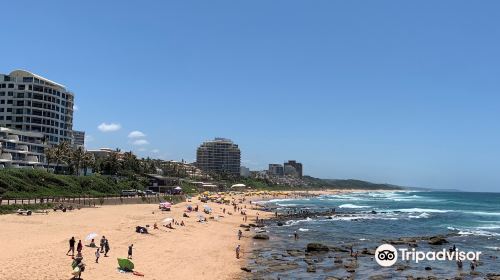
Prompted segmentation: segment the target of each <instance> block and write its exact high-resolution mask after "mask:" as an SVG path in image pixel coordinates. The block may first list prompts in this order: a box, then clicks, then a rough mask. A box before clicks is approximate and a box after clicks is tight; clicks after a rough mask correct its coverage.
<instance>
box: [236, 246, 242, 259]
mask: <svg viewBox="0 0 500 280" xmlns="http://www.w3.org/2000/svg"><path fill="white" fill-rule="evenodd" d="M240 251H241V247H240V245H239V244H238V246H236V258H237V259H239V258H240Z"/></svg>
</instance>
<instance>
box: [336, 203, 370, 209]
mask: <svg viewBox="0 0 500 280" xmlns="http://www.w3.org/2000/svg"><path fill="white" fill-rule="evenodd" d="M369 207H370V206H364V205H354V204H350V203H347V204H342V205H340V206H339V208H353V209H358V208H369Z"/></svg>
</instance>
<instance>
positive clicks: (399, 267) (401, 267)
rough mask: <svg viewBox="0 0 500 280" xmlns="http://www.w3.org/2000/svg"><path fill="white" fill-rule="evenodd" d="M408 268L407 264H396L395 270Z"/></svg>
mask: <svg viewBox="0 0 500 280" xmlns="http://www.w3.org/2000/svg"><path fill="white" fill-rule="evenodd" d="M408 268H409V266H407V265H404V264H400V265H398V266H396V271H403V270H406V269H408Z"/></svg>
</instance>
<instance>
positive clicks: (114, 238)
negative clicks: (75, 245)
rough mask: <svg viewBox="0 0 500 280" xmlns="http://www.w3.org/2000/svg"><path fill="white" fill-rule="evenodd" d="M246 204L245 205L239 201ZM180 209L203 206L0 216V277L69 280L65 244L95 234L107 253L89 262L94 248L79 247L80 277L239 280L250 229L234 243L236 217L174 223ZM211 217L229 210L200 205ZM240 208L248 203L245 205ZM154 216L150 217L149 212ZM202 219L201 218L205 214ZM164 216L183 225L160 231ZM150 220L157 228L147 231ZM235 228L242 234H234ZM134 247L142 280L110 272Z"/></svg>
mask: <svg viewBox="0 0 500 280" xmlns="http://www.w3.org/2000/svg"><path fill="white" fill-rule="evenodd" d="M247 202H248V201H247ZM188 204H191V205H195V204H198V205H199V206H200V211H201V210H202V209H203V207H202V206H203V205H204V203H201V202H199V201H197V200H196V199H194V198H193V203H186V202H184V203H180V204H177V205H174V206H173V207H172V211H170V212H167V211H164V212H162V211H160V210H159V209H158V205H157V204H136V205H118V206H103V207H99V208H87V209H81V210H74V211H71V212H66V213H62V212H52V211H51V212H50V213H49V214H48V215H43V214H33V215H32V216H29V217H28V216H19V215H14V214H12V215H3V216H0V225H1V227H2V230H1V231H0V248H1V250H0V264H1V265H0V279H3V280H23V279H30V280H33V279H50V280H54V279H71V277H72V276H71V262H72V259H71V257H70V256H66V255H65V254H66V252H67V250H68V247H69V245H68V240H69V238H71V237H72V236H74V237H75V239H76V240H77V242H78V240H79V239H81V240H82V242H83V244H89V241H85V237H86V236H87V235H88V234H89V233H93V232H95V233H98V234H99V236H98V237H97V238H96V239H95V242H96V244H97V245H99V239H100V237H101V236H102V235H105V236H106V238H108V240H109V244H110V247H111V250H110V252H109V257H104V254H101V258H100V260H99V264H96V263H95V257H94V254H95V249H93V248H88V247H84V249H83V257H84V263H85V264H86V265H87V266H86V270H85V272H84V273H83V274H82V279H109V280H112V279H157V280H165V279H240V278H241V275H242V271H241V270H240V267H241V266H244V264H245V260H244V257H245V255H246V254H250V252H251V246H252V243H253V240H252V238H251V237H252V235H251V233H250V232H246V231H243V238H242V240H241V241H238V238H237V232H238V229H240V227H239V225H240V224H242V223H243V220H242V217H243V216H242V215H240V214H239V213H236V214H233V215H227V214H226V215H224V217H223V218H220V219H219V220H218V221H214V220H209V222H208V223H199V222H197V220H198V218H197V213H196V212H191V213H189V214H188V215H190V218H182V214H183V213H184V210H185V209H186V206H187V205H188ZM208 204H209V206H211V207H212V209H213V210H214V214H215V215H223V214H222V210H221V208H222V207H225V208H226V211H227V210H229V212H233V209H232V207H231V206H227V205H220V204H215V203H208ZM247 208H249V206H248V205H247ZM153 212H154V214H153ZM247 212H248V217H249V218H248V223H250V222H253V221H254V219H255V216H256V213H257V212H260V213H259V216H260V217H261V218H265V217H266V216H269V215H272V213H266V212H262V211H257V210H248V211H247ZM205 216H208V215H205ZM167 217H172V218H174V219H176V220H178V221H179V222H180V221H181V220H184V222H185V223H186V226H185V227H181V226H174V227H175V229H174V230H171V229H166V228H165V227H162V226H161V221H162V220H163V219H165V218H167ZM155 222H157V223H158V226H159V227H160V229H159V230H154V229H153V224H154V223H155ZM147 224H149V225H150V228H149V232H150V233H151V234H138V233H136V232H135V227H136V226H138V225H139V226H145V225H147ZM242 230H243V229H242ZM130 244H134V254H133V262H134V264H135V270H137V271H139V272H141V273H144V275H145V277H139V276H134V275H132V274H131V273H126V274H124V273H120V272H118V270H117V267H118V265H117V258H126V257H127V248H128V246H129V245H130ZM238 244H241V246H242V251H243V259H239V260H237V259H236V257H235V248H236V246H237V245H238Z"/></svg>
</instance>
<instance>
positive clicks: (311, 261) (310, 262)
mask: <svg viewBox="0 0 500 280" xmlns="http://www.w3.org/2000/svg"><path fill="white" fill-rule="evenodd" d="M304 262H305V263H307V264H308V265H312V264H314V261H313V260H311V259H304Z"/></svg>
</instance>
